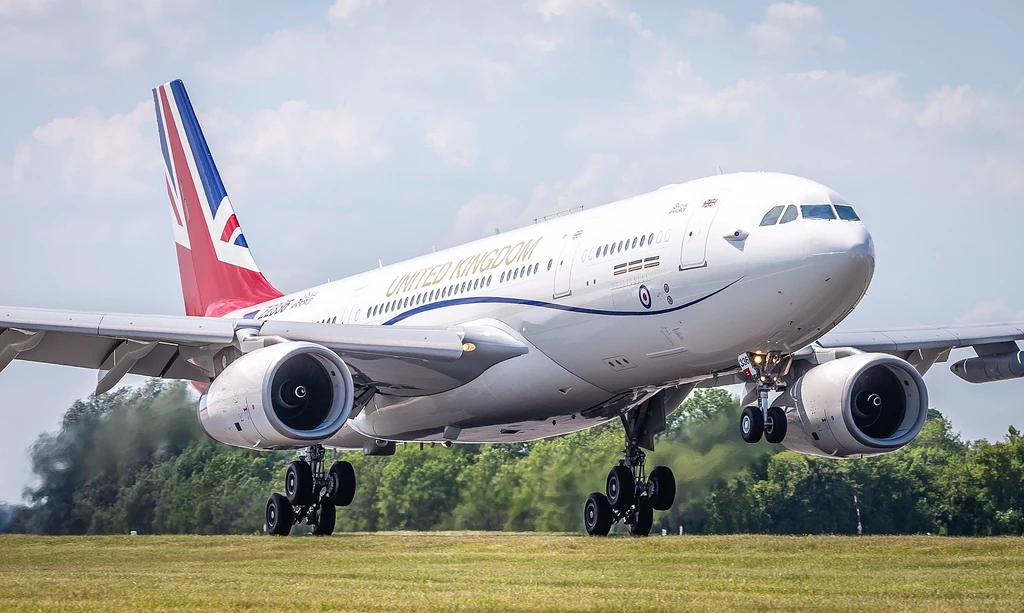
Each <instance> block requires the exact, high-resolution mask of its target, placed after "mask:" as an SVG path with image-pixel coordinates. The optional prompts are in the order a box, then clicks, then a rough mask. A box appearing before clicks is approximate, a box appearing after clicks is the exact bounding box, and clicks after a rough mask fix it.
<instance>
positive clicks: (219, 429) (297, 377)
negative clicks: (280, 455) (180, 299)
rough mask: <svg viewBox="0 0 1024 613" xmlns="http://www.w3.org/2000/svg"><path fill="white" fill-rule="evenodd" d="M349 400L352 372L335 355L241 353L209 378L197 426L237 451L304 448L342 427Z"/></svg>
mask: <svg viewBox="0 0 1024 613" xmlns="http://www.w3.org/2000/svg"><path fill="white" fill-rule="evenodd" d="M352 398H353V386H352V374H351V373H350V372H349V369H348V366H346V365H345V362H343V361H342V360H341V358H339V357H338V356H337V354H335V353H334V352H332V351H331V350H329V349H327V348H325V347H322V346H320V345H316V344H314V343H299V342H285V343H278V344H276V345H270V346H268V347H263V348H262V349H257V350H255V351H253V352H251V353H247V354H245V355H243V356H242V357H240V358H239V359H237V360H235V361H234V362H232V363H231V364H230V365H229V366H228V367H227V368H225V369H224V372H222V373H221V374H220V376H218V377H217V378H216V379H214V380H213V383H211V384H210V389H209V391H208V392H207V393H206V394H205V395H204V396H203V397H202V398H201V399H200V400H199V423H200V424H202V426H203V429H204V430H205V431H206V434H207V435H209V436H210V438H212V439H214V440H216V441H219V442H221V443H225V444H227V445H234V446H235V447H247V448H250V449H289V448H296V447H306V446H309V445H312V444H314V443H318V442H320V441H323V440H324V439H327V438H329V437H331V436H333V435H334V434H335V433H336V432H338V430H340V429H341V427H342V426H343V425H344V424H345V420H347V419H348V416H349V413H350V412H351V411H352Z"/></svg>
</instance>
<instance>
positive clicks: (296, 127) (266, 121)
mask: <svg viewBox="0 0 1024 613" xmlns="http://www.w3.org/2000/svg"><path fill="white" fill-rule="evenodd" d="M230 150H231V153H232V154H234V155H235V156H236V157H238V158H244V159H249V160H254V161H257V162H261V163H269V164H273V165H274V166H280V167H283V168H287V169H291V170H305V169H308V168H330V167H337V166H347V165H357V164H362V163H366V162H376V161H380V160H382V159H384V158H386V157H387V156H388V155H389V154H390V152H391V150H390V148H389V147H388V146H387V145H386V144H384V143H383V142H381V141H380V140H379V138H378V136H377V134H376V133H375V130H374V127H373V125H372V122H371V121H370V120H369V119H368V118H367V117H362V116H359V115H357V114H356V113H355V112H353V111H351V110H349V109H347V108H345V107H338V108H332V109H315V108H312V107H311V106H310V105H309V103H307V102H304V101H301V100H289V101H287V102H284V103H283V104H281V106H279V107H278V108H274V109H264V110H261V111H257V112H256V113H254V114H253V115H252V117H251V118H250V119H249V120H248V121H246V122H244V123H243V124H242V125H241V127H240V130H239V137H238V138H237V139H236V140H235V141H234V142H233V143H232V145H231V146H230Z"/></svg>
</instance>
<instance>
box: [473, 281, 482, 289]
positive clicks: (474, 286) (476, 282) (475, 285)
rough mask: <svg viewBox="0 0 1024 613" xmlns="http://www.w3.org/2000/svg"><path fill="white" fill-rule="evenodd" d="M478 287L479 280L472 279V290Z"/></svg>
mask: <svg viewBox="0 0 1024 613" xmlns="http://www.w3.org/2000/svg"><path fill="white" fill-rule="evenodd" d="M479 286H480V279H473V289H476V288H477V287H479Z"/></svg>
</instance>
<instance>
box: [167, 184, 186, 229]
mask: <svg viewBox="0 0 1024 613" xmlns="http://www.w3.org/2000/svg"><path fill="white" fill-rule="evenodd" d="M165 183H167V199H168V200H170V201H171V210H172V211H174V221H176V222H178V225H179V226H181V227H185V226H184V224H182V223H181V215H180V214H179V213H178V205H176V204H174V192H172V191H171V181H170V179H167V180H166V181H165Z"/></svg>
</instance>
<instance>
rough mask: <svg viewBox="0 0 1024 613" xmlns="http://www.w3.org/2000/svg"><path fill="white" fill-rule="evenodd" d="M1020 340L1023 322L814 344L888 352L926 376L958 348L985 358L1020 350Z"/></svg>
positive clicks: (846, 335)
mask: <svg viewBox="0 0 1024 613" xmlns="http://www.w3.org/2000/svg"><path fill="white" fill-rule="evenodd" d="M1020 340H1024V322H1006V323H992V324H975V325H954V326H927V327H921V328H892V329H888V330H859V331H851V332H835V333H832V334H827V335H825V336H823V337H822V338H820V339H818V342H817V343H815V345H816V346H817V347H820V348H823V349H839V348H843V347H853V348H855V349H860V350H861V351H872V352H880V353H889V354H892V355H896V356H899V357H901V358H903V359H905V360H907V361H909V362H910V363H911V364H913V365H914V366H915V367H916V368H917V369H918V370H919V371H921V373H922V374H923V373H924V372H926V371H927V370H928V369H929V368H931V366H933V365H934V364H935V363H936V362H945V361H946V360H947V359H948V358H949V352H950V351H951V350H953V349H956V348H958V347H973V348H974V350H975V352H976V353H977V354H978V356H982V357H983V356H994V355H1006V354H1011V353H1015V352H1017V351H1019V350H1020V348H1019V347H1018V345H1017V341H1020ZM808 349H811V348H808Z"/></svg>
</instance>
